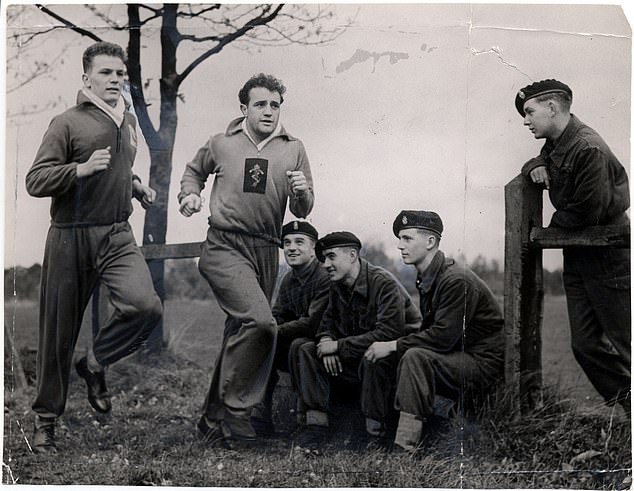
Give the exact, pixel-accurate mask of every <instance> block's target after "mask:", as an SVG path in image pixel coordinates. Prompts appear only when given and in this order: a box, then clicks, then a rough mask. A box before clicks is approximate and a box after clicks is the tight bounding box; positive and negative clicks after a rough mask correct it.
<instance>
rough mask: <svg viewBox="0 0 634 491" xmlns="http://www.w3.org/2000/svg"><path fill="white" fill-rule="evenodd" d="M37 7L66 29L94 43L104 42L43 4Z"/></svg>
mask: <svg viewBox="0 0 634 491" xmlns="http://www.w3.org/2000/svg"><path fill="white" fill-rule="evenodd" d="M35 6H36V7H37V8H38V9H40V10H41V11H42V12H44V13H45V14H47V15H48V16H50V17H52V18H53V19H55V20H58V21H60V22H61V23H62V24H64V27H67V28H69V29H72V30H73V31H75V32H76V33H78V34H81V35H82V36H86V37H89V38H90V39H92V40H94V41H102V39H101V38H100V37H99V36H97V35H96V34H94V33H92V32H90V31H87V30H86V29H83V28H81V27H79V26H77V25H75V24H73V23H72V22H70V21H69V20H66V19H64V18H63V17H62V16H60V15H58V14H56V13H55V12H53V11H52V10H50V9H48V8H46V7H45V6H44V5H41V4H39V3H38V4H35Z"/></svg>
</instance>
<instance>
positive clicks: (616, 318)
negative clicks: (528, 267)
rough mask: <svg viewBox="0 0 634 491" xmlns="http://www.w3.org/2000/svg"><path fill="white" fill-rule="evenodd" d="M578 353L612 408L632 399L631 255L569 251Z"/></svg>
mask: <svg viewBox="0 0 634 491" xmlns="http://www.w3.org/2000/svg"><path fill="white" fill-rule="evenodd" d="M563 276H564V288H565V290H566V301H567V304H568V317H569V320H570V333H571V341H572V351H573V353H574V355H575V358H576V360H577V362H578V363H579V365H581V368H582V369H583V371H584V372H585V374H586V375H587V376H588V378H589V379H590V382H592V385H594V387H595V388H596V390H597V392H599V394H601V396H603V398H604V399H605V400H606V401H607V402H608V403H614V402H617V401H618V402H621V403H623V404H624V406H625V405H626V404H627V402H626V399H629V397H630V395H629V394H630V384H631V378H630V377H631V374H630V364H631V312H630V251H629V249H613V248H607V247H596V248H591V247H583V248H568V249H564V274H563Z"/></svg>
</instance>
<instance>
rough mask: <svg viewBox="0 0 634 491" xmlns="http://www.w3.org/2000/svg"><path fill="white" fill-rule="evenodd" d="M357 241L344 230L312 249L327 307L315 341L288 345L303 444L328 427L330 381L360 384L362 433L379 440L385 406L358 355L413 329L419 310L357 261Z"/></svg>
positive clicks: (392, 283)
mask: <svg viewBox="0 0 634 491" xmlns="http://www.w3.org/2000/svg"><path fill="white" fill-rule="evenodd" d="M360 249H361V241H360V240H359V239H358V238H357V237H356V236H355V235H354V234H352V233H350V232H334V233H331V234H328V235H326V236H325V237H323V238H322V239H320V240H319V241H317V245H316V247H315V252H316V255H317V259H319V261H320V262H322V263H323V265H324V267H325V269H326V271H327V272H328V275H329V277H330V282H331V285H330V292H329V299H328V307H327V308H326V311H325V312H324V315H323V317H322V320H321V324H320V326H319V330H318V332H317V335H316V336H315V342H313V341H311V342H307V343H304V344H302V345H301V346H294V347H293V349H292V350H291V353H290V357H289V360H290V364H291V367H290V368H291V380H292V381H293V384H294V386H295V387H296V389H297V391H298V394H299V397H300V407H302V409H303V410H305V423H306V427H305V428H304V432H303V435H300V437H299V438H298V440H299V441H303V442H304V443H307V442H311V443H313V442H314V441H315V440H318V439H319V438H320V436H321V435H322V434H323V429H324V428H326V427H328V424H329V421H328V413H327V411H328V407H329V402H330V401H329V396H330V388H331V384H332V383H333V382H342V383H345V384H352V385H356V386H360V388H361V410H362V412H363V414H364V415H365V416H366V429H367V430H368V433H370V434H371V435H374V436H381V435H382V433H383V432H384V423H385V419H386V417H387V413H388V411H389V410H390V408H391V406H392V405H391V403H390V400H389V398H388V395H387V394H384V393H383V392H381V391H377V390H376V388H375V387H374V386H373V383H374V381H375V379H376V377H374V376H373V371H371V373H369V375H370V376H366V375H368V370H366V369H367V368H368V367H367V366H368V363H366V362H364V358H363V354H364V353H365V351H366V350H367V348H368V346H370V345H371V344H372V343H374V342H375V341H389V340H393V339H397V338H399V337H401V336H404V335H406V334H408V333H410V332H413V331H414V330H416V329H418V327H419V326H420V322H421V316H420V312H419V311H418V309H417V308H416V306H415V305H414V304H413V303H412V301H411V298H410V296H409V294H408V293H407V291H406V290H405V288H403V286H402V285H401V284H400V283H399V282H398V280H397V279H396V278H394V276H392V274H390V273H389V272H388V271H386V270H384V269H382V268H380V267H377V266H374V265H372V264H370V263H369V262H367V261H366V260H365V259H362V258H360V257H359V251H360Z"/></svg>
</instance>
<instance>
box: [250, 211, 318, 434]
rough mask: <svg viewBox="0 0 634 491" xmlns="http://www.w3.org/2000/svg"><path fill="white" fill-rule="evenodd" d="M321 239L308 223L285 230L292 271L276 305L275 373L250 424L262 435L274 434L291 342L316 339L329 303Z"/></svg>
mask: <svg viewBox="0 0 634 491" xmlns="http://www.w3.org/2000/svg"><path fill="white" fill-rule="evenodd" d="M318 238H319V236H318V234H317V230H315V227H313V226H312V225H311V224H310V223H308V222H305V221H299V220H293V221H292V222H289V223H287V224H286V225H284V226H283V227H282V244H281V247H282V249H283V251H284V259H286V263H287V264H288V265H289V266H290V268H291V270H290V271H289V272H288V273H286V274H285V275H284V277H283V278H282V281H281V282H280V286H279V290H278V294H277V298H276V300H275V304H274V305H273V317H275V320H276V322H277V347H276V350H275V358H274V359H273V370H272V371H271V376H270V378H269V383H268V385H267V387H266V393H265V395H264V401H263V402H262V403H261V404H258V405H256V406H255V408H254V410H253V412H252V413H251V424H252V425H253V427H254V428H255V431H256V432H258V433H260V434H262V435H269V434H273V433H274V426H273V417H272V403H273V392H274V390H275V386H276V384H277V382H278V380H279V375H278V373H277V371H278V370H282V371H284V372H288V371H289V368H288V352H289V349H290V347H291V344H292V343H304V342H307V341H310V340H312V339H313V338H314V337H315V333H316V332H317V328H318V327H319V323H320V322H321V316H322V315H323V313H324V310H325V309H326V305H327V304H328V287H329V283H330V282H329V281H328V274H327V273H326V270H324V268H322V267H321V265H320V264H319V261H317V259H315V243H316V242H317V239H318Z"/></svg>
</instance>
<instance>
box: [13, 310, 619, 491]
mask: <svg viewBox="0 0 634 491" xmlns="http://www.w3.org/2000/svg"><path fill="white" fill-rule="evenodd" d="M5 317H6V319H7V320H8V321H11V323H12V325H13V326H14V329H13V334H14V337H15V340H16V344H17V345H18V346H19V347H20V349H21V353H22V359H23V362H24V365H25V371H26V372H27V374H29V375H31V376H32V373H33V370H34V352H33V348H34V347H35V345H36V325H37V310H36V305H35V304H28V303H19V304H17V305H16V304H6V305H5ZM222 318H223V316H222V315H221V312H220V311H219V309H218V307H217V305H216V304H215V303H214V302H178V301H170V302H167V304H166V306H165V325H166V326H168V328H167V329H166V339H167V340H168V341H169V350H168V351H167V352H165V353H163V354H161V356H160V357H156V356H150V357H142V356H137V355H135V356H133V357H131V358H129V359H126V360H124V361H122V362H119V363H118V364H116V365H114V366H113V367H111V368H110V369H109V372H108V379H109V385H110V390H111V392H112V393H113V396H114V397H113V411H112V414H110V415H108V416H107V417H102V416H99V415H97V414H96V413H95V412H94V411H92V410H91V408H90V406H89V405H88V402H87V400H86V397H85V387H84V385H83V382H81V381H80V380H78V378H77V376H76V375H75V374H74V373H73V374H72V375H71V385H70V393H69V398H68V404H67V408H66V413H65V414H64V416H63V417H62V418H60V425H59V428H58V440H59V447H60V449H61V453H60V454H59V455H58V456H57V457H42V456H37V455H34V454H32V453H31V452H30V449H29V446H28V439H30V437H31V432H32V415H31V413H30V402H31V400H32V398H33V395H34V389H33V387H32V386H29V387H28V388H27V389H25V390H20V391H17V390H14V389H13V384H12V380H11V378H9V379H7V374H5V413H4V415H5V419H4V457H3V483H5V484H11V483H16V484H114V485H144V484H146V485H169V486H241V487H242V486H244V487H251V486H253V487H444V488H446V487H466V488H576V489H582V488H583V489H624V488H628V487H629V486H630V484H631V451H630V449H631V429H630V423H628V422H627V421H626V420H625V418H624V417H623V416H622V415H621V414H619V413H618V412H617V413H613V412H612V411H611V410H610V409H609V408H606V407H604V406H602V405H601V404H600V399H599V398H598V396H597V395H596V394H595V392H594V390H593V389H592V387H591V386H590V385H589V382H588V381H587V379H586V378H585V376H583V375H582V374H581V372H580V370H579V369H578V367H577V366H576V364H575V363H574V360H573V358H572V354H571V353H570V347H569V339H568V324H567V316H566V312H565V300H564V299H563V298H547V301H546V305H545V317H544V327H543V346H544V350H543V367H544V381H545V383H546V385H547V386H548V387H549V389H548V390H547V391H546V397H545V402H544V406H543V407H542V408H540V409H538V410H536V411H535V412H534V413H532V414H529V415H526V416H525V417H524V418H523V419H522V420H521V421H513V420H512V419H510V418H509V415H508V410H507V408H508V405H507V404H506V401H505V400H504V397H503V395H498V399H496V401H495V403H494V404H493V406H492V407H491V408H490V409H489V411H488V412H486V413H485V415H484V417H482V418H481V419H480V420H479V421H473V420H462V419H460V418H459V419H458V420H456V421H453V422H451V423H448V424H446V425H445V426H444V427H443V428H442V431H440V430H439V431H440V433H438V434H437V435H435V436H434V435H432V436H431V437H430V440H429V441H428V443H427V446H426V449H425V451H424V452H422V453H421V455H419V456H417V457H414V458H411V457H408V456H403V455H395V454H392V453H389V452H386V451H385V450H383V449H380V448H376V447H373V446H370V447H369V448H368V447H367V446H366V443H367V442H366V441H364V440H363V438H356V436H357V433H356V432H355V430H356V427H358V426H359V425H358V421H357V420H356V419H355V415H356V414H357V413H355V412H354V411H349V412H348V413H346V411H347V410H346V409H345V408H344V409H342V408H339V409H338V411H341V415H342V418H341V421H344V422H345V421H347V423H341V425H339V426H337V425H335V429H334V430H333V432H332V434H331V435H330V437H329V441H328V443H327V444H325V446H324V447H323V448H321V449H320V450H317V451H315V450H308V449H302V448H299V447H297V446H295V445H293V443H292V441H290V440H289V439H288V438H286V437H279V438H272V439H268V440H266V441H265V442H264V444H263V446H262V447H260V448H258V449H251V450H245V451H240V452H237V451H234V450H227V449H224V448H216V447H208V446H206V445H205V444H203V443H202V442H201V441H199V440H198V439H197V438H196V434H195V423H196V421H197V419H198V416H199V412H200V406H201V404H202V402H203V399H204V396H205V393H206V390H207V386H208V383H209V379H210V369H211V367H212V364H213V362H214V359H215V356H216V354H217V348H218V346H219V343H220V339H221V332H222ZM210 319H212V320H213V322H210ZM89 340H90V326H89V325H88V323H87V322H86V325H85V326H84V328H83V329H82V334H81V336H80V341H79V343H78V349H82V346H85V345H86V343H88V342H89ZM8 375H10V374H8ZM292 407H293V394H292V391H291V389H290V388H289V387H288V386H284V387H281V388H280V389H279V390H278V391H277V392H276V409H277V412H276V421H277V422H278V423H280V426H282V427H284V425H287V426H290V421H292V419H293V415H292V413H291V408H292ZM346 424H347V425H348V426H346ZM342 425H343V426H342Z"/></svg>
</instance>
